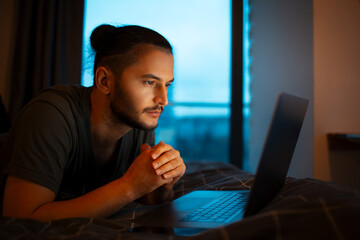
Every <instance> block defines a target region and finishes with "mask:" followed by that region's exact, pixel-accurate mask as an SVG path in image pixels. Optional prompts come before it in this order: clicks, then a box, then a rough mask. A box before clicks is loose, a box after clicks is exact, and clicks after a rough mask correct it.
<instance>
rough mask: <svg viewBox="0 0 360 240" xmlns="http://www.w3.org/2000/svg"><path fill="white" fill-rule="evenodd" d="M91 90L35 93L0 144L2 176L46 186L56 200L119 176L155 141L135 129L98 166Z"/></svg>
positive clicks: (73, 88)
mask: <svg viewBox="0 0 360 240" xmlns="http://www.w3.org/2000/svg"><path fill="white" fill-rule="evenodd" d="M90 93H91V88H85V87H79V86H56V87H52V88H50V89H47V90H45V91H43V92H41V93H40V94H38V95H37V96H36V97H35V98H34V99H33V100H32V101H31V102H30V103H29V104H28V105H27V106H26V107H25V108H24V109H23V110H22V112H21V113H20V115H19V117H18V118H17V120H16V121H15V124H14V126H13V128H12V129H11V130H10V132H9V135H8V138H7V140H6V142H5V143H4V144H3V145H2V147H1V150H0V154H1V155H0V157H1V159H2V160H1V161H2V163H3V164H4V166H3V169H4V170H5V171H4V173H5V174H4V175H3V176H2V177H3V179H4V176H5V177H6V176H7V174H11V175H14V176H17V177H20V178H23V179H26V180H29V181H31V182H34V183H36V184H39V185H42V186H44V187H46V188H48V189H50V190H51V191H53V192H54V193H55V194H56V200H65V199H70V198H74V197H77V196H80V195H83V194H85V193H87V192H89V191H91V190H93V189H95V188H98V187H100V186H102V185H104V184H106V183H108V182H110V181H112V180H115V179H117V178H119V177H121V176H122V175H123V174H124V173H125V171H126V170H127V169H128V167H129V166H130V164H131V163H132V162H133V160H134V159H135V158H136V157H137V156H138V155H139V154H140V146H141V144H143V143H148V144H149V145H151V146H152V145H154V142H155V136H154V132H153V131H150V132H148V131H143V130H138V129H133V130H131V131H130V132H129V133H127V134H126V135H125V136H123V137H122V138H121V139H120V140H119V141H118V146H117V149H118V154H117V157H116V159H115V160H113V161H112V162H110V163H109V164H107V165H106V166H104V167H101V168H100V167H99V166H97V165H96V163H95V159H94V152H93V146H92V139H91V132H90ZM2 173H3V172H2ZM1 185H2V187H3V186H4V181H3V183H2V184H1ZM2 190H3V189H2ZM1 192H2V191H1ZM1 199H2V196H1Z"/></svg>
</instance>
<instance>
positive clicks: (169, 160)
mask: <svg viewBox="0 0 360 240" xmlns="http://www.w3.org/2000/svg"><path fill="white" fill-rule="evenodd" d="M152 149H153V150H152V152H151V157H152V158H153V159H154V161H153V162H152V165H153V168H154V170H155V172H156V174H157V175H162V177H163V179H172V178H180V177H182V176H183V175H184V173H185V169H186V167H185V164H184V161H183V159H182V158H181V157H180V153H179V151H177V150H175V149H173V148H172V147H171V146H170V145H168V144H165V143H163V142H160V143H159V144H157V145H156V146H154V147H153V148H152Z"/></svg>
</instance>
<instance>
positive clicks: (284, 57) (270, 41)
mask: <svg viewBox="0 0 360 240" xmlns="http://www.w3.org/2000/svg"><path fill="white" fill-rule="evenodd" d="M250 5H251V8H252V13H251V16H250V21H251V23H252V26H251V33H250V38H251V40H252V46H251V51H250V55H251V58H252V65H251V69H250V71H251V75H252V83H251V87H250V90H251V94H252V103H251V116H250V142H249V160H250V165H249V169H247V170H250V171H251V172H255V171H256V168H257V164H258V161H259V158H260V155H261V151H262V147H263V144H264V141H265V137H266V133H267V129H268V127H269V124H270V120H271V116H272V112H273V109H274V106H275V101H276V98H277V95H278V93H279V92H280V91H286V92H289V93H292V94H295V95H298V96H301V97H304V98H308V99H309V100H310V106H309V108H308V111H307V115H306V118H305V122H304V126H303V128H302V131H301V133H300V138H299V141H298V145H297V147H296V149H295V152H294V157H293V161H292V163H291V165H290V169H289V175H290V176H293V177H312V176H313V141H312V139H313V12H312V9H313V2H312V0H302V1H289V0H272V1H266V0H252V1H250Z"/></svg>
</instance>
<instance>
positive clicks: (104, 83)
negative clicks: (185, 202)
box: [1, 25, 185, 222]
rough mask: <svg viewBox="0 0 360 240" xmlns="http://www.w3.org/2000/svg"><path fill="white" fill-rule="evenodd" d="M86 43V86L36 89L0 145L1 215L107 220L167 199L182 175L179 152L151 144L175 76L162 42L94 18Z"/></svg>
mask: <svg viewBox="0 0 360 240" xmlns="http://www.w3.org/2000/svg"><path fill="white" fill-rule="evenodd" d="M91 45H92V48H93V49H94V51H95V54H96V55H95V61H94V86H93V87H91V88H83V87H75V86H57V87H53V88H50V89H48V90H45V91H43V92H42V93H40V94H39V95H38V96H37V97H36V98H35V99H33V100H32V101H31V102H30V103H29V104H28V105H27V106H26V107H25V108H24V109H23V111H22V112H21V114H20V115H19V117H18V119H17V120H16V122H15V124H14V127H13V128H12V130H11V131H10V133H9V136H8V139H7V142H6V143H5V144H4V145H3V146H2V149H1V154H2V156H1V157H2V158H3V160H5V161H6V163H7V164H6V168H5V170H4V174H3V179H2V180H3V181H2V185H3V215H4V216H11V217H19V218H33V219H38V220H40V221H44V222H45V221H49V220H55V219H63V218H70V217H108V216H110V215H112V214H114V213H115V212H116V211H118V210H119V209H121V208H122V207H123V206H125V205H126V204H128V203H130V202H132V201H134V200H136V199H139V198H143V199H148V200H151V201H152V202H153V201H154V200H155V199H160V200H167V199H169V198H171V196H172V187H173V185H174V183H176V182H177V181H178V180H179V179H180V178H181V177H182V176H183V174H184V173H185V165H184V162H183V160H182V158H181V157H180V154H179V152H178V151H176V150H174V149H173V148H172V147H171V146H170V145H167V144H165V143H163V142H160V143H159V144H157V145H155V146H153V145H154V142H155V139H154V132H153V130H154V129H155V128H156V126H157V123H158V119H159V116H160V114H161V112H162V111H163V108H164V106H166V105H167V104H168V100H167V90H168V87H169V86H170V85H171V83H172V82H173V81H174V73H173V67H174V60H173V55H172V49H171V46H170V44H169V43H168V42H167V40H166V39H165V38H163V37H162V36H161V35H160V34H158V33H157V32H154V31H153V30H150V29H147V28H143V27H139V26H125V27H113V26H110V25H102V26H99V27H97V28H96V29H95V30H94V31H93V33H92V35H91ZM150 145H152V147H151V146H150Z"/></svg>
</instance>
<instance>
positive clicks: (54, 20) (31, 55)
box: [9, 0, 84, 121]
mask: <svg viewBox="0 0 360 240" xmlns="http://www.w3.org/2000/svg"><path fill="white" fill-rule="evenodd" d="M17 11H18V12H17V13H16V14H17V16H18V19H17V30H16V40H15V50H14V58H13V59H14V62H13V65H12V66H13V69H12V75H11V83H10V91H11V92H10V99H9V115H10V119H11V121H13V120H14V119H15V117H16V115H17V114H18V113H19V110H20V109H21V108H22V107H23V106H24V105H25V104H26V103H27V102H28V101H29V100H30V99H31V98H32V97H33V96H34V95H35V94H36V93H37V92H39V91H40V90H42V89H45V88H47V87H50V86H53V85H56V84H80V79H81V53H82V34H83V16H84V13H83V12H84V0H18V1H17Z"/></svg>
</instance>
